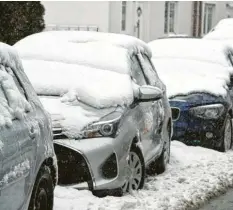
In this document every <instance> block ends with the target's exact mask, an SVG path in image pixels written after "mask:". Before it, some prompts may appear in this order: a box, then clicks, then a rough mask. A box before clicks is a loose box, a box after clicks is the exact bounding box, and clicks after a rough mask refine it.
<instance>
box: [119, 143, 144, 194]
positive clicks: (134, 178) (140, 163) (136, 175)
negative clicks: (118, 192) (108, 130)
mask: <svg viewBox="0 0 233 210" xmlns="http://www.w3.org/2000/svg"><path fill="white" fill-rule="evenodd" d="M126 167H127V175H126V181H125V184H124V185H123V186H122V188H121V189H122V194H125V193H127V192H130V191H132V190H139V189H142V188H143V186H144V182H145V163H144V159H143V156H142V153H141V150H140V149H139V148H137V147H135V146H133V147H132V149H131V150H130V152H129V158H128V161H127V166H126Z"/></svg>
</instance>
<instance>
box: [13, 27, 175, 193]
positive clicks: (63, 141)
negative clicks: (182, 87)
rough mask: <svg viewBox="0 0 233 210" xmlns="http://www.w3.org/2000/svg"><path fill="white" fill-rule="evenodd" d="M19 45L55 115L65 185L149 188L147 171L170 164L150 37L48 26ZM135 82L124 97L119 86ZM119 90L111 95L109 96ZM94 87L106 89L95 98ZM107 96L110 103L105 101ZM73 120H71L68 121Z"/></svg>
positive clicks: (168, 124)
mask: <svg viewBox="0 0 233 210" xmlns="http://www.w3.org/2000/svg"><path fill="white" fill-rule="evenodd" d="M15 46H16V48H17V49H18V50H19V52H20V55H21V58H22V59H23V65H24V68H25V70H26V72H27V74H28V76H29V78H30V80H31V81H32V84H33V85H34V87H35V89H36V92H37V94H38V95H39V96H40V99H41V101H42V103H43V104H44V106H45V108H46V107H47V110H48V111H49V112H50V114H51V116H52V118H53V126H54V143H55V152H56V154H57V157H58V167H59V183H60V184H66V185H72V186H73V187H77V185H75V184H77V183H80V182H88V186H89V189H90V190H92V191H93V192H94V193H95V194H96V195H103V194H120V195H122V194H123V193H125V192H128V191H131V190H137V189H141V188H142V187H143V185H144V180H145V172H146V169H148V170H147V172H149V173H150V174H155V173H162V172H163V171H164V170H165V168H166V164H167V163H168V162H169V157H170V139H171V135H172V120H171V110H170V106H169V103H168V100H167V96H166V88H165V86H164V84H163V83H162V82H161V80H160V79H159V77H158V75H157V73H156V70H155V68H154V66H153V64H152V63H151V60H150V58H151V51H150V49H149V48H148V47H147V45H146V44H145V43H144V42H142V41H141V40H138V39H136V38H133V37H130V36H126V35H117V34H105V33H94V32H43V33H39V34H35V35H32V36H29V37H27V38H25V39H23V40H21V41H20V42H19V43H17V44H16V45H15ZM37 68H38V70H36V69H37ZM123 69H124V70H123ZM96 72H99V73H96ZM113 74H114V77H113V78H112V77H111V76H109V77H107V75H113ZM85 75H86V76H85ZM100 75H101V76H100ZM93 78H94V79H95V80H92V79H93ZM120 78H122V79H120ZM124 78H128V79H129V85H126V83H124V81H125V80H124ZM92 81H93V82H92ZM80 83H81V85H79V84H80ZM104 84H106V87H105V86H104ZM107 84H108V85H107ZM127 84H128V83H127ZM98 85H100V87H102V86H104V87H105V88H102V89H101V88H100V87H99V86H98ZM71 86H72V87H73V86H77V88H78V95H75V94H76V93H75V91H73V92H70V93H69V94H67V91H68V92H69V90H68V87H71ZM128 87H130V88H129V91H130V92H132V95H133V96H132V100H128V101H127V100H126V101H127V102H128V103H127V102H126V103H118V100H117V99H118V98H119V97H120V93H119V94H118V92H117V91H115V90H117V89H119V91H121V90H124V89H127V88H128ZM61 90H62V91H61ZM97 90H98V91H99V92H98V91H97ZM114 91H115V92H116V93H115V95H114V94H113V95H112V100H109V101H108V98H103V97H102V96H103V95H104V94H105V93H108V92H111V93H112V92H114ZM89 92H90V94H91V93H93V92H94V93H100V94H96V95H95V96H94V97H88V96H87V95H88V94H89ZM86 93H88V94H86ZM72 94H74V95H75V97H73V99H71V100H66V103H64V95H72ZM116 98H117V99H116ZM125 98H127V97H122V100H124V99H125ZM110 99H111V98H110ZM101 100H102V101H104V102H106V101H108V103H107V105H106V106H104V105H102V104H101V106H98V105H99V101H101ZM67 112H69V114H67ZM80 112H83V113H84V114H83V115H79V114H80ZM75 115H77V117H76V118H75ZM92 117H93V120H91V119H92ZM68 118H69V119H71V118H72V119H75V120H70V121H69V119H68ZM83 119H85V120H86V124H83V122H82V121H83ZM68 121H69V122H70V123H71V122H72V125H70V126H67V124H68ZM80 127H81V128H80ZM78 128H80V129H78ZM77 130H78V131H77Z"/></svg>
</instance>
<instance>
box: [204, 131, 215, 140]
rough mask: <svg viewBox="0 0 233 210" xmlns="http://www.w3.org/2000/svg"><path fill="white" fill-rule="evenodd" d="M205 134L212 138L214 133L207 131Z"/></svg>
mask: <svg viewBox="0 0 233 210" xmlns="http://www.w3.org/2000/svg"><path fill="white" fill-rule="evenodd" d="M205 136H206V138H208V139H211V138H212V137H213V133H211V132H207V133H206V134H205Z"/></svg>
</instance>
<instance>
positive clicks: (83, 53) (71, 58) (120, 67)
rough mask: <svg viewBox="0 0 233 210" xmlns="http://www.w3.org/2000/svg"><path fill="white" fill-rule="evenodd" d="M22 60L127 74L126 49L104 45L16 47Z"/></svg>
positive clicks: (45, 43) (39, 43)
mask: <svg viewBox="0 0 233 210" xmlns="http://www.w3.org/2000/svg"><path fill="white" fill-rule="evenodd" d="M16 48H17V49H18V51H19V55H20V57H21V58H22V59H24V60H25V59H27V60H30V59H34V60H46V61H55V62H62V63H68V64H82V65H85V66H90V67H94V68H98V69H105V70H109V71H115V72H118V73H122V74H128V70H129V63H128V58H129V55H128V52H127V50H126V49H123V48H120V47H114V46H111V45H109V44H106V43H105V44H104V43H99V44H98V43H77V44H76V43H64V42H62V43H59V42H54V41H53V42H49V43H48V42H35V43H32V44H31V45H30V46H28V45H25V46H21V45H19V46H18V45H16Z"/></svg>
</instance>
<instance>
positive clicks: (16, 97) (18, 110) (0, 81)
mask: <svg viewBox="0 0 233 210" xmlns="http://www.w3.org/2000/svg"><path fill="white" fill-rule="evenodd" d="M1 68H4V67H3V66H1ZM0 85H1V88H2V91H3V92H4V96H3V95H1V104H0V113H1V115H0V126H3V125H6V126H11V125H12V120H13V119H22V118H23V117H24V115H25V112H27V111H30V110H31V106H30V104H29V103H28V102H27V101H26V99H25V98H24V97H23V96H22V94H21V93H20V92H19V90H18V88H17V87H16V85H15V82H14V80H13V77H12V76H11V75H10V72H8V73H7V72H5V71H4V70H3V69H1V70H0ZM5 97H6V98H5Z"/></svg>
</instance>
